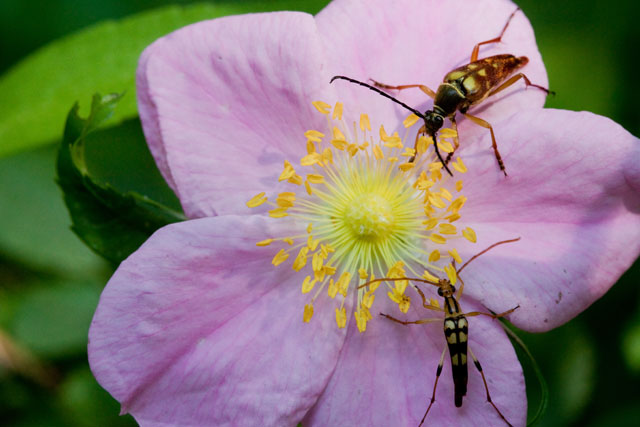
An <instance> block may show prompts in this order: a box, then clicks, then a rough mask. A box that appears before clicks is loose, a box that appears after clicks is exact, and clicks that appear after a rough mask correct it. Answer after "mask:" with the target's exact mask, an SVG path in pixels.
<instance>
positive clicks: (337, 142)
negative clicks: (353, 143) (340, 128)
mask: <svg viewBox="0 0 640 427" xmlns="http://www.w3.org/2000/svg"><path fill="white" fill-rule="evenodd" d="M347 144H349V143H348V142H347V141H343V140H341V139H332V140H331V145H333V146H334V147H336V148H337V149H338V150H344V149H345V148H347Z"/></svg>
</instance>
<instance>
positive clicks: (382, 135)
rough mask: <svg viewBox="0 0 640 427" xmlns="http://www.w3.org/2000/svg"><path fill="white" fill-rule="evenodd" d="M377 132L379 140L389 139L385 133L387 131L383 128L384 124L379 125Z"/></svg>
mask: <svg viewBox="0 0 640 427" xmlns="http://www.w3.org/2000/svg"><path fill="white" fill-rule="evenodd" d="M379 134H380V140H381V141H382V142H387V141H389V140H390V139H391V137H390V136H389V135H388V134H387V131H386V130H384V126H383V125H380V131H379Z"/></svg>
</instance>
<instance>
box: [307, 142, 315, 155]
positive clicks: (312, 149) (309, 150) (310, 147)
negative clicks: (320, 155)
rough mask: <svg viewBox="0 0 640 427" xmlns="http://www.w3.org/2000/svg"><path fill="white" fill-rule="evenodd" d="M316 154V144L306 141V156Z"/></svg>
mask: <svg viewBox="0 0 640 427" xmlns="http://www.w3.org/2000/svg"><path fill="white" fill-rule="evenodd" d="M315 152H316V144H315V143H314V142H313V141H311V140H308V141H307V154H311V153H315Z"/></svg>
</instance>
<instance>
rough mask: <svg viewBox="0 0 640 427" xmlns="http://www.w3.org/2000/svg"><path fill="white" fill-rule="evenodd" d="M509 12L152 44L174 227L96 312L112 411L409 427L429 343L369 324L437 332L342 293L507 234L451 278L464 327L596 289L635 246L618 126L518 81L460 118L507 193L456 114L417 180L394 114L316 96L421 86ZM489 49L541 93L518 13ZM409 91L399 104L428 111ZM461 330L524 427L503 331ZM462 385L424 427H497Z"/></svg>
mask: <svg viewBox="0 0 640 427" xmlns="http://www.w3.org/2000/svg"><path fill="white" fill-rule="evenodd" d="M514 9H515V6H514V5H513V4H512V3H510V2H506V1H497V0H486V1H477V2H473V3H470V2H463V1H458V2H435V1H433V2H427V1H418V0H415V1H403V2H399V4H396V5H394V6H393V7H389V5H388V2H384V1H367V2H364V1H362V2H359V1H346V0H344V1H335V2H333V3H332V4H330V5H329V6H328V7H327V8H326V9H325V10H323V11H322V12H321V13H319V14H318V15H317V16H316V17H315V18H314V17H311V16H309V15H306V14H303V13H288V12H287V13H272V14H258V15H247V16H236V17H228V18H223V19H218V20H214V21H208V22H202V23H199V24H195V25H192V26H189V27H186V28H184V29H182V30H179V31H177V32H175V33H173V34H170V35H168V36H166V37H164V38H162V39H160V40H158V41H157V42H155V43H154V44H153V45H151V46H150V47H149V48H147V50H146V51H145V52H144V54H143V56H142V58H141V61H140V66H139V70H138V99H139V107H140V115H141V119H142V123H143V127H144V131H145V135H146V137H147V140H148V143H149V146H150V148H151V151H152V153H153V154H154V156H155V158H156V161H157V163H158V166H159V167H160V170H161V171H162V173H163V174H164V177H165V178H166V179H167V181H168V182H169V184H170V185H171V187H172V188H173V189H174V190H175V191H176V194H177V195H178V197H179V198H180V201H181V202H182V205H183V207H184V210H185V212H186V214H187V215H188V216H189V217H190V218H192V220H189V221H186V222H184V223H180V224H175V225H172V226H168V227H166V228H163V229H161V230H159V231H158V232H157V233H156V234H154V235H153V236H152V237H151V238H150V239H149V241H147V242H146V243H145V244H144V245H143V246H142V247H141V248H140V249H139V250H138V251H137V252H136V253H134V254H133V255H132V256H131V257H129V258H128V259H127V260H126V261H124V262H123V263H122V264H121V265H120V267H119V268H118V270H117V271H116V273H115V274H114V276H113V277H112V279H111V280H110V281H109V283H108V284H107V286H106V288H105V290H104V293H103V295H102V297H101V300H100V304H99V306H98V309H97V312H96V315H95V318H94V320H93V323H92V326H91V330H90V333H89V338H90V342H89V360H90V363H91V368H92V370H93V372H94V374H95V376H96V378H97V379H98V381H99V382H100V384H101V385H102V386H103V387H104V388H106V389H107V390H108V391H109V392H110V393H111V394H112V395H113V396H114V397H115V398H116V399H117V400H119V401H120V402H121V403H122V411H123V412H125V413H126V412H128V413H131V414H132V415H133V416H134V417H135V418H136V420H137V421H138V422H139V423H141V424H143V425H219V424H225V425H295V424H296V423H298V422H299V421H300V420H302V421H303V425H305V426H306V425H335V424H341V425H414V424H415V425H417V423H418V422H419V420H420V419H421V417H422V415H423V413H424V410H425V409H426V406H427V401H428V398H429V397H430V396H431V391H432V387H433V379H434V374H435V372H434V371H435V368H436V365H437V364H438V360H439V358H440V354H441V351H442V349H443V347H444V346H445V340H444V337H443V333H442V329H441V328H440V327H437V326H435V325H420V326H407V327H405V326H402V325H398V324H396V323H393V322H390V321H387V320H386V319H382V318H380V317H379V316H377V313H378V312H384V313H389V314H392V315H393V316H395V317H403V316H404V317H403V318H406V319H409V320H415V319H419V318H424V317H433V316H432V315H431V314H430V312H428V311H427V310H425V309H424V308H422V307H421V304H420V301H419V299H416V298H415V297H416V294H415V293H411V292H410V291H411V289H410V288H409V289H408V290H405V289H399V288H398V287H397V286H395V285H393V284H389V286H388V288H387V289H386V290H385V291H383V287H382V286H381V287H380V288H379V289H378V290H377V291H376V292H375V293H373V292H369V290H367V289H365V288H363V289H357V287H358V284H360V283H363V282H364V281H366V278H371V277H372V276H374V275H375V276H376V277H380V275H386V274H388V273H389V272H391V274H394V273H395V274H399V272H400V271H401V269H405V271H406V272H407V274H409V273H411V274H413V273H416V274H418V275H419V274H421V273H422V271H421V270H420V269H421V268H422V269H423V268H424V267H425V266H427V267H429V268H430V270H431V271H440V272H442V271H444V270H445V267H446V266H447V265H449V263H450V262H451V261H452V260H458V259H462V260H467V259H469V258H470V257H471V256H472V255H473V254H474V253H476V252H478V251H479V250H481V249H483V248H485V247H486V246H488V245H489V244H491V243H494V242H496V241H499V240H504V239H509V238H513V237H517V236H519V237H521V241H519V242H518V243H514V244H510V245H504V246H501V247H498V248H496V249H494V250H493V251H491V252H489V253H487V254H486V255H484V256H483V257H482V258H480V259H478V260H477V261H475V262H474V263H472V264H470V265H469V267H468V268H467V269H465V272H464V278H465V283H466V285H467V286H466V287H465V292H464V296H463V298H462V299H461V305H462V307H463V309H464V310H465V311H473V310H480V311H486V310H487V308H488V309H491V310H493V311H496V312H500V311H504V310H507V309H509V308H512V307H514V306H516V305H519V306H520V308H519V309H518V310H516V311H515V312H514V313H513V314H512V315H511V317H510V320H511V321H512V322H513V323H514V324H515V325H516V326H518V327H520V328H522V329H525V330H529V331H544V330H548V329H550V328H553V327H555V326H558V325H560V324H562V323H564V322H566V321H567V320H569V319H571V318H572V317H573V316H575V315H576V314H577V313H579V312H580V311H582V310H583V309H585V308H586V307H587V306H589V305H590V304H591V303H592V302H593V301H595V300H596V299H597V298H598V297H600V296H601V295H602V294H603V293H604V292H606V290H607V289H608V288H609V287H610V286H611V285H612V284H613V283H614V282H615V281H616V279H617V278H618V277H619V276H620V274H621V273H622V272H623V271H624V270H625V269H627V268H628V266H629V265H630V264H631V262H632V261H633V260H634V259H635V258H636V257H637V255H638V252H639V250H640V220H639V217H638V212H640V197H639V194H638V193H639V189H640V151H639V150H640V148H639V147H640V146H639V145H638V140H637V139H636V138H634V137H632V136H631V135H629V134H628V133H627V132H626V131H625V130H624V129H622V128H620V127H619V126H618V125H616V124H615V123H613V122H611V121H610V120H608V119H606V118H603V117H599V116H596V115H593V114H591V113H587V112H580V113H576V112H569V111H558V110H544V109H542V105H543V103H544V98H545V96H544V94H543V93H542V92H541V91H539V90H531V89H530V90H524V89H523V86H524V85H519V84H516V85H514V86H513V87H511V88H509V89H508V90H506V91H504V93H501V94H500V95H499V96H497V97H496V99H490V100H488V101H486V102H485V103H483V105H482V106H481V107H480V108H478V109H477V110H475V111H476V112H479V114H478V115H480V116H481V117H482V118H483V119H485V120H487V121H489V122H490V123H491V124H492V125H493V127H494V129H495V131H496V137H497V140H498V144H499V146H500V150H501V153H502V155H503V158H504V161H505V164H506V167H507V170H508V171H509V174H510V175H509V177H508V178H505V177H504V176H503V175H502V173H501V172H500V170H499V169H498V168H497V166H496V163H495V159H494V157H493V152H492V150H491V148H490V139H489V135H488V132H487V131H486V129H483V128H479V127H477V126H475V125H473V124H469V123H468V122H467V121H465V120H462V121H461V122H460V123H459V126H458V129H459V132H460V139H461V148H460V150H459V152H456V157H455V159H456V165H457V167H456V171H454V172H456V175H455V176H454V177H453V178H450V177H448V176H447V175H446V174H445V175H443V174H442V173H441V171H439V170H437V168H433V167H430V165H429V163H430V162H431V161H432V160H434V158H433V154H432V152H431V149H430V148H429V147H427V144H428V141H422V143H421V144H422V147H423V148H425V150H426V151H425V153H423V154H422V156H420V157H419V158H418V160H419V162H418V163H417V164H416V165H415V166H414V167H411V166H402V165H403V164H404V163H406V161H405V160H403V159H406V158H407V156H408V155H410V153H408V152H406V151H405V149H404V148H401V147H400V145H403V146H409V147H412V146H413V138H414V137H415V133H416V129H417V125H416V126H410V125H411V123H410V122H407V121H406V118H407V112H406V111H404V110H402V109H401V108H399V107H398V106H397V105H395V104H393V103H391V102H389V101H388V100H385V99H384V98H382V97H380V96H379V95H377V94H375V93H373V92H371V91H368V90H366V89H364V88H362V87H358V86H352V85H349V84H347V83H346V82H341V83H343V84H340V85H338V84H333V85H329V79H330V77H331V76H333V75H336V74H343V75H348V76H351V77H354V78H357V79H361V80H366V79H368V78H374V79H376V80H378V81H381V82H385V83H389V84H404V83H426V84H428V85H430V86H431V87H432V88H435V87H436V85H437V84H438V83H439V82H440V81H441V79H442V76H444V75H445V74H446V72H447V71H449V70H451V69H453V68H455V67H457V66H459V65H461V64H464V63H465V62H467V61H468V59H469V55H470V51H471V48H472V47H473V45H474V44H475V43H477V42H479V41H482V40H487V39H490V38H493V37H495V36H496V35H497V33H498V32H499V31H500V29H501V28H502V27H503V25H504V23H505V22H506V19H507V17H508V16H509V15H510V14H511V13H512V12H513V10H514ZM497 53H513V54H517V55H524V56H528V58H529V60H530V62H529V64H528V65H527V66H526V67H525V68H524V69H523V72H525V73H526V74H527V76H528V77H529V79H530V80H531V81H532V82H534V83H536V84H539V85H542V86H546V85H547V78H546V73H545V70H544V66H543V64H542V61H541V58H540V55H539V53H538V51H537V48H536V45H535V40H534V37H533V31H532V29H531V27H530V25H529V23H528V22H527V20H526V18H525V17H524V15H522V14H520V13H518V14H517V15H516V16H515V17H514V20H513V21H512V22H511V24H510V27H509V29H508V31H507V33H506V34H505V36H504V38H503V41H502V43H499V44H495V45H489V46H486V49H485V48H483V49H482V51H481V56H489V55H493V54H497ZM405 92H406V93H405ZM405 92H403V93H401V94H400V95H399V97H400V98H401V99H402V100H403V101H405V102H406V103H408V104H409V105H412V106H416V107H417V108H419V109H420V110H424V109H426V107H427V106H428V105H430V102H431V101H430V100H428V99H426V97H425V96H424V94H423V93H422V92H420V91H416V92H415V93H414V92H411V91H405ZM319 101H320V102H319ZM312 102H314V104H312ZM364 113H367V115H366V116H361V114H364ZM368 124H369V125H368ZM380 125H384V127H385V129H386V130H385V131H384V132H383V131H382V130H381V129H380V127H379V126H380ZM369 126H370V128H371V130H369ZM407 126H409V128H408V129H409V130H407ZM447 135H449V136H450V134H447V133H446V132H445V133H444V135H443V136H444V137H447ZM443 144H444V145H445V146H446V138H445V141H444V142H443ZM376 147H377V148H376ZM327 149H328V151H327ZM457 156H459V157H460V159H458V157H457ZM283 165H284V167H283ZM464 171H466V173H462V172H464ZM292 189H293V190H292ZM262 193H264V194H262ZM265 197H266V198H268V200H269V201H268V202H267V203H273V205H272V206H270V207H269V208H267V207H266V206H267V204H262V205H261V203H262V202H264V199H265ZM247 201H249V202H248V205H249V206H253V208H252V209H249V208H248V207H247ZM456 201H457V202H456ZM259 205H260V206H259ZM452 206H453V207H452ZM354 207H355V209H354ZM399 218H400V219H401V220H400V219H399ZM475 236H477V243H475V244H474V243H472V241H474V240H476V237H475ZM256 244H257V245H256ZM304 248H307V249H304ZM281 250H282V251H281ZM317 254H319V255H317ZM398 261H400V262H402V264H397V262H398ZM442 274H444V273H442ZM423 289H424V288H423ZM387 293H388V294H389V297H387V296H385V294H387ZM425 293H427V295H428V297H433V298H436V299H437V298H438V297H437V295H436V294H435V292H433V289H425ZM375 295H378V297H377V298H376V299H375V301H373V300H374V297H375ZM411 296H413V301H410V298H411ZM372 307H373V308H372ZM485 307H487V308H485ZM407 310H408V311H407ZM403 311H407V313H406V314H403V313H402V312H403ZM372 317H373V318H372ZM470 325H471V326H470V337H469V343H470V346H471V348H472V349H473V351H474V353H475V354H476V356H477V357H478V359H479V360H480V362H481V363H482V366H483V368H484V372H485V374H486V375H487V379H488V382H489V388H490V390H491V393H492V397H493V400H494V402H496V405H497V406H498V407H499V408H500V409H501V411H502V412H503V414H504V415H505V416H506V418H507V419H508V420H509V421H510V422H511V423H512V424H514V425H524V424H525V422H526V395H525V386H524V379H523V376H522V370H521V367H520V365H519V363H518V360H517V358H516V356H515V352H514V350H513V348H512V347H511V345H510V343H509V341H508V339H507V338H506V336H505V334H504V332H503V331H502V329H501V327H500V325H499V324H498V322H496V321H493V320H491V319H485V318H482V316H480V317H474V318H472V319H470ZM360 331H364V332H363V333H360ZM470 370H471V372H470V373H469V386H468V389H469V391H468V394H467V396H466V399H465V403H464V405H463V406H462V407H461V408H455V407H454V406H453V384H452V381H451V373H450V368H449V365H448V363H446V364H445V368H444V371H443V373H442V377H441V379H440V382H439V385H438V393H437V395H436V399H437V401H436V403H435V404H434V406H433V408H432V409H431V412H430V414H429V419H428V423H430V424H431V425H460V426H465V425H499V424H500V423H501V421H500V420H499V418H498V416H497V414H496V413H495V411H493V409H492V408H491V406H490V405H489V404H488V403H487V402H486V400H485V393H484V387H483V385H482V380H481V378H480V376H479V375H477V372H475V371H474V370H473V368H472V367H470Z"/></svg>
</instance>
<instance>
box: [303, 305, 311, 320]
mask: <svg viewBox="0 0 640 427" xmlns="http://www.w3.org/2000/svg"><path fill="white" fill-rule="evenodd" d="M311 317H313V304H305V306H304V314H303V315H302V321H303V322H304V323H309V321H310V320H311Z"/></svg>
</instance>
